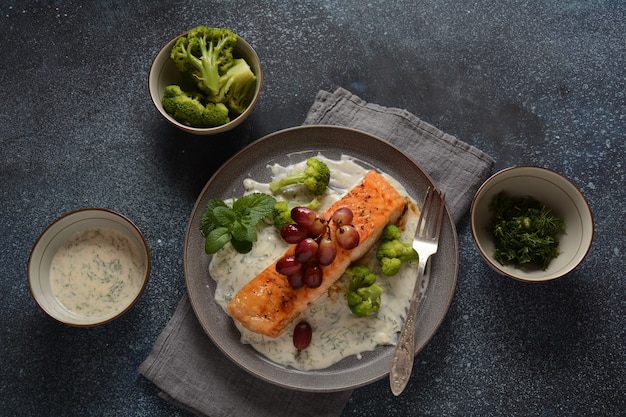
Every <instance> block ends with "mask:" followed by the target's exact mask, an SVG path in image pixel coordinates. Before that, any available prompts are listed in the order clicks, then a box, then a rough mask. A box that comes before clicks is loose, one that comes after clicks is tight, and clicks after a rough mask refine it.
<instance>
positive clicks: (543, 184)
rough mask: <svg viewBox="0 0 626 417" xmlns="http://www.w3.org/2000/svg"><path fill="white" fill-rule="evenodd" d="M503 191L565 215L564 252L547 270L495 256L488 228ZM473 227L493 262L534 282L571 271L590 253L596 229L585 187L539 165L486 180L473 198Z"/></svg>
mask: <svg viewBox="0 0 626 417" xmlns="http://www.w3.org/2000/svg"><path fill="white" fill-rule="evenodd" d="M501 191H504V192H506V193H507V194H508V195H510V196H513V197H523V196H531V197H534V198H535V199H536V200H538V201H539V202H541V203H543V204H544V205H545V206H546V207H548V208H550V209H551V210H552V211H553V212H555V213H556V214H558V215H559V216H561V217H562V218H563V220H564V222H565V233H564V234H563V235H561V236H560V240H559V250H560V252H561V253H560V254H559V255H558V256H557V257H556V258H554V259H553V260H552V261H551V262H550V264H549V265H548V268H547V269H546V270H545V271H544V270H541V269H540V268H523V269H521V268H516V267H514V266H504V265H502V264H500V263H499V262H498V261H496V260H495V259H494V258H493V253H494V249H495V245H494V241H493V238H492V237H491V235H490V234H489V232H488V231H487V225H488V224H489V221H490V220H491V218H492V215H493V213H492V212H490V210H489V205H490V203H491V201H492V200H493V198H494V196H495V195H497V194H498V193H499V192H501ZM470 227H471V231H472V237H473V239H474V242H475V243H476V247H477V248H478V252H479V253H480V255H481V256H482V257H483V259H484V260H485V261H486V262H487V264H489V266H491V267H492V268H493V269H494V270H495V271H497V272H498V273H500V274H502V275H505V276H508V277H511V278H515V279H518V280H522V281H531V282H543V281H549V280H552V279H556V278H560V277H562V276H564V275H566V274H567V273H569V272H571V271H572V270H573V269H574V268H576V267H577V266H578V264H580V262H582V260H583V259H584V258H585V256H586V255H587V253H588V251H589V249H590V247H591V242H592V240H593V233H594V222H593V215H592V213H591V208H590V207H589V203H588V202H587V200H586V199H585V197H584V195H583V194H582V193H581V191H580V190H579V189H578V188H577V187H576V186H575V185H574V184H573V183H572V182H571V181H570V180H569V179H567V178H565V177H564V176H563V175H561V174H559V173H557V172H555V171H553V170H550V169H547V168H542V167H536V166H517V167H512V168H507V169H504V170H502V171H500V172H498V173H496V174H494V175H493V176H491V177H490V178H489V179H488V180H487V181H485V183H484V184H483V185H482V186H481V187H480V188H479V189H478V191H477V192H476V195H475V196H474V199H473V201H472V205H471V208H470Z"/></svg>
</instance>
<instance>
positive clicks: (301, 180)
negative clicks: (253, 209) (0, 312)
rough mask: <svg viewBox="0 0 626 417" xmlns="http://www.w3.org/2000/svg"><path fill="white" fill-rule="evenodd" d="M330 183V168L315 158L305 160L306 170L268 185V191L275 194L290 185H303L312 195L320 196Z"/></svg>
mask: <svg viewBox="0 0 626 417" xmlns="http://www.w3.org/2000/svg"><path fill="white" fill-rule="evenodd" d="M329 182H330V168H328V165H326V164H325V163H324V162H322V161H320V160H319V159H317V158H309V159H307V160H306V168H305V169H304V170H303V171H301V172H298V173H296V174H294V175H288V176H286V177H282V178H279V179H278V180H276V181H273V182H271V183H270V189H271V190H272V192H273V193H277V192H278V191H280V189H281V188H283V187H286V186H288V185H292V184H303V185H304V186H305V187H306V189H307V190H308V191H309V192H311V193H313V194H314V195H322V194H324V191H326V187H328V184H329Z"/></svg>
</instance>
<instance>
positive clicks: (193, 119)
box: [161, 85, 230, 127]
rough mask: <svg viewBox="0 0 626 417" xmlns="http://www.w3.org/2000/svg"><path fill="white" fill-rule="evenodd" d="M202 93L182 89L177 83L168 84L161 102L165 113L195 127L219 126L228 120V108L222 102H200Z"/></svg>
mask: <svg viewBox="0 0 626 417" xmlns="http://www.w3.org/2000/svg"><path fill="white" fill-rule="evenodd" d="M201 100H202V95H200V94H194V93H189V92H185V91H183V90H182V89H181V88H180V87H179V86H177V85H168V86H167V87H165V90H164V91H163V98H162V99H161V104H162V105H163V108H164V109H165V111H166V112H167V113H169V114H170V115H171V116H172V117H173V118H174V119H176V120H178V121H179V122H181V123H184V124H187V125H189V126H195V127H213V126H220V125H223V124H225V123H228V122H229V121H230V117H229V116H228V108H227V107H226V106H225V105H224V104H223V103H217V104H216V103H207V104H206V105H204V104H203V103H202V101H201Z"/></svg>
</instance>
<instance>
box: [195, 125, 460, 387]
mask: <svg viewBox="0 0 626 417" xmlns="http://www.w3.org/2000/svg"><path fill="white" fill-rule="evenodd" d="M302 131H312V132H313V133H312V134H313V135H315V134H323V133H324V132H329V131H332V132H333V134H341V133H342V132H345V133H347V134H351V135H357V136H362V137H364V138H366V139H367V140H370V141H374V143H376V144H377V145H379V146H382V147H388V148H390V150H392V151H393V152H397V153H399V154H401V155H402V156H403V157H404V158H405V159H406V162H407V163H409V164H410V165H411V168H412V169H414V170H415V171H416V172H419V173H420V174H421V175H423V176H424V179H425V180H426V182H427V183H428V184H430V185H434V183H433V181H432V178H431V177H430V176H429V175H428V174H427V173H426V172H424V171H423V170H422V169H421V167H420V166H419V165H418V164H417V163H416V162H415V161H414V160H413V159H412V158H411V157H409V156H408V155H407V154H406V153H405V152H403V151H402V150H400V149H398V148H397V147H396V146H394V145H393V144H391V143H389V142H387V141H385V140H383V139H380V138H378V137H376V136H374V135H372V134H370V133H367V132H364V131H361V130H358V129H353V128H347V127H342V126H331V125H306V126H297V127H291V128H287V129H282V130H279V131H276V132H273V133H270V134H268V135H265V136H263V137H262V138H260V139H258V140H255V141H253V142H251V143H250V144H248V145H246V146H245V147H244V148H242V149H240V150H239V151H238V152H236V153H235V154H234V155H233V156H231V157H230V158H229V159H228V160H227V161H226V162H224V163H223V164H222V165H221V166H220V167H219V168H218V169H217V170H216V171H215V173H214V174H213V175H212V176H211V177H210V178H209V180H208V181H207V183H206V184H205V185H204V187H203V188H202V190H201V192H200V193H199V195H198V197H197V199H196V201H195V203H194V205H193V209H192V212H191V215H190V218H189V221H188V223H187V229H186V232H185V238H184V247H183V269H184V279H185V286H186V291H187V294H188V296H189V300H190V303H191V306H192V310H193V312H194V315H195V316H196V318H197V319H198V321H199V323H200V325H201V327H202V329H203V331H204V333H205V334H206V335H207V336H208V337H209V340H210V341H211V342H212V343H214V344H215V345H216V346H217V347H218V349H219V350H220V351H221V352H222V353H223V354H224V355H225V356H226V357H227V358H228V359H229V360H230V361H232V362H233V363H234V364H236V365H237V366H239V367H240V368H241V369H243V370H245V371H246V372H248V373H249V374H251V375H253V376H255V377H257V378H259V379H261V380H264V381H266V382H269V383H272V384H274V385H278V386H281V387H284V388H288V389H292V390H297V391H306V392H334V391H345V390H350V389H354V388H358V387H361V386H364V385H367V384H370V383H372V382H375V381H377V380H380V379H382V378H384V377H386V376H387V375H388V374H389V369H388V368H387V369H386V371H383V372H378V373H375V374H373V375H367V374H368V373H367V372H364V373H365V374H366V375H367V376H364V378H363V379H361V380H357V381H354V382H351V383H348V384H346V383H343V384H340V383H337V382H336V378H333V377H330V376H327V374H329V373H332V368H333V367H335V365H333V366H331V367H330V368H326V369H321V370H313V371H299V370H295V369H293V368H286V367H282V366H281V365H278V364H274V363H273V362H271V361H270V360H269V359H267V358H265V357H264V356H263V355H262V354H261V353H259V352H257V351H256V350H254V348H253V347H251V346H249V345H244V344H241V346H242V349H248V350H252V351H253V352H252V355H253V356H257V357H258V360H259V361H260V362H263V363H266V364H268V363H269V364H270V365H271V366H273V367H272V368H271V369H270V371H271V370H274V371H276V372H269V374H261V373H260V372H259V371H258V370H255V369H253V367H251V366H250V365H249V364H245V363H242V362H243V361H242V360H241V358H240V357H238V356H240V355H237V352H231V351H229V350H228V349H226V348H225V347H224V346H223V343H222V342H220V341H219V340H216V338H215V337H214V335H213V334H212V333H213V332H212V331H211V330H210V329H208V328H207V325H206V324H205V320H204V318H203V317H202V312H201V311H200V306H199V305H197V304H198V302H199V301H198V300H197V299H196V297H195V295H194V294H192V291H191V285H190V281H191V278H190V271H189V270H190V269H191V268H190V267H189V265H188V262H187V259H188V255H189V245H188V243H189V241H190V239H191V235H192V233H197V231H196V230H195V229H197V227H196V224H195V221H194V218H195V217H196V216H197V213H198V210H199V209H200V204H201V203H202V200H203V199H204V198H205V195H206V194H207V192H208V191H209V190H210V188H211V186H212V185H213V184H214V183H215V181H216V180H218V179H219V178H220V176H221V174H222V173H223V172H224V171H226V170H227V168H228V167H229V166H230V165H231V164H233V163H234V161H236V160H237V159H239V158H241V157H242V155H244V154H246V153H248V152H250V151H252V150H254V149H255V148H258V147H260V146H263V145H266V144H268V143H270V142H271V141H272V140H276V137H282V136H285V135H290V134H306V132H302ZM315 131H317V132H315ZM329 149H330V147H329ZM311 152H322V153H323V151H319V150H318V149H315V146H310V147H307V146H303V147H302V149H301V150H300V151H299V152H293V153H311ZM329 152H330V151H329ZM361 152H362V151H361ZM342 153H343V151H342ZM357 153H358V152H357ZM350 156H353V155H350ZM372 159H376V158H375V157H371V158H370V160H372ZM364 162H366V163H367V164H371V165H372V166H373V167H374V168H378V169H379V170H383V171H385V170H384V169H381V167H377V166H376V165H375V164H374V163H370V162H367V161H364ZM269 163H270V161H267V163H266V165H269ZM268 171H269V169H268ZM398 180H400V179H398ZM405 181H409V180H408V179H406V178H405ZM400 182H402V181H400ZM236 186H237V187H239V186H240V185H239V184H237V185H236ZM407 191H408V190H407ZM202 209H203V208H202ZM445 217H446V221H445V222H444V223H445V224H446V226H447V227H449V231H450V232H451V236H450V237H451V239H450V243H451V244H452V246H453V255H454V259H453V262H452V263H453V267H452V269H453V271H452V272H453V273H452V276H451V277H449V278H448V280H449V282H450V288H449V291H448V292H447V294H446V295H447V296H446V297H445V299H443V300H441V301H442V302H443V303H444V306H445V308H444V311H443V314H442V315H441V316H440V317H439V318H438V320H436V322H435V323H434V325H433V326H431V332H430V334H429V335H428V337H426V338H425V340H424V341H423V343H422V344H421V346H417V349H416V355H417V354H418V353H419V352H420V351H421V350H422V349H423V348H424V347H425V346H426V345H427V344H428V343H429V342H430V340H431V339H432V337H433V336H434V335H435V334H436V333H437V331H438V330H439V328H440V327H441V324H442V323H443V321H444V320H445V317H446V316H447V313H448V311H449V308H450V305H451V303H452V299H453V297H454V293H455V290H456V284H457V279H458V267H459V248H458V237H457V232H456V225H455V223H454V220H453V218H452V216H451V214H450V212H449V210H448V208H447V207H446V216H445ZM207 259H208V257H207ZM449 261H450V260H449V259H448V262H449ZM207 277H208V279H209V280H211V279H212V278H211V277H210V275H208V272H207ZM213 282H214V281H213ZM427 291H428V290H427ZM427 294H428V293H427ZM211 302H214V300H213V298H212V297H211ZM217 307H218V308H219V309H220V310H221V307H219V306H217ZM422 310H423V309H421V308H420V309H419V313H418V314H420V315H421V314H422V313H423V312H422ZM221 311H222V313H223V315H224V316H225V317H226V320H228V321H230V322H231V324H232V328H233V329H234V331H235V332H237V333H236V336H237V337H238V336H239V332H238V330H237V329H236V327H234V323H232V318H230V317H229V316H228V315H227V314H226V312H224V311H223V310H221ZM223 318H224V317H222V319H223ZM419 324H420V320H419V317H418V320H417V324H416V325H419ZM417 343H418V340H417V339H416V344H417ZM392 349H393V346H378V347H377V348H376V349H375V350H374V351H372V352H364V353H363V357H364V358H365V357H366V356H372V355H376V353H375V352H377V351H378V353H379V355H378V356H379V357H378V360H380V359H381V358H380V356H381V355H380V351H381V350H382V351H384V352H383V354H382V356H383V357H385V356H387V355H388V356H389V359H390V355H391V351H392ZM359 362H361V363H359V366H357V367H355V369H356V371H353V372H358V371H359V370H361V369H362V368H364V367H365V365H366V362H367V361H366V360H363V359H361V360H360V361H359ZM388 362H389V364H390V360H389V361H388ZM261 366H263V365H262V364H261ZM329 370H331V371H330V372H329ZM349 371H350V368H348V369H347V370H343V371H342V373H343V372H349ZM338 374H339V372H338ZM281 375H282V376H285V377H287V376H295V375H298V376H299V375H307V376H311V377H314V379H315V380H316V381H317V380H322V381H324V380H326V383H324V384H320V383H315V384H306V383H299V384H294V383H289V382H286V381H285V378H281ZM287 379H289V378H287ZM304 379H307V378H304ZM309 379H310V378H309Z"/></svg>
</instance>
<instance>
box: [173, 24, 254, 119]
mask: <svg viewBox="0 0 626 417" xmlns="http://www.w3.org/2000/svg"><path fill="white" fill-rule="evenodd" d="M237 40H238V38H237V35H236V34H234V33H233V32H232V31H231V30H229V29H226V28H210V27H207V26H196V27H195V28H193V29H191V30H190V31H189V32H188V33H187V34H186V35H184V36H181V37H180V38H178V39H177V40H176V43H174V46H173V47H172V50H171V51H170V58H171V59H172V61H174V63H175V65H176V67H177V68H178V70H179V71H180V72H181V73H182V74H183V76H185V77H187V78H189V79H190V80H192V81H193V82H194V83H195V84H196V86H197V87H198V89H199V90H200V91H201V92H202V93H203V94H205V95H206V100H207V101H209V102H212V103H224V104H225V105H226V107H228V109H229V110H230V112H231V113H233V114H241V113H243V112H244V110H245V109H246V108H247V107H248V104H249V92H250V90H251V89H252V87H253V86H254V84H255V82H256V79H257V77H256V75H254V73H253V72H252V70H251V69H250V66H249V65H248V63H247V62H246V60H245V59H243V58H234V57H233V51H234V48H235V46H236V45H237Z"/></svg>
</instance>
